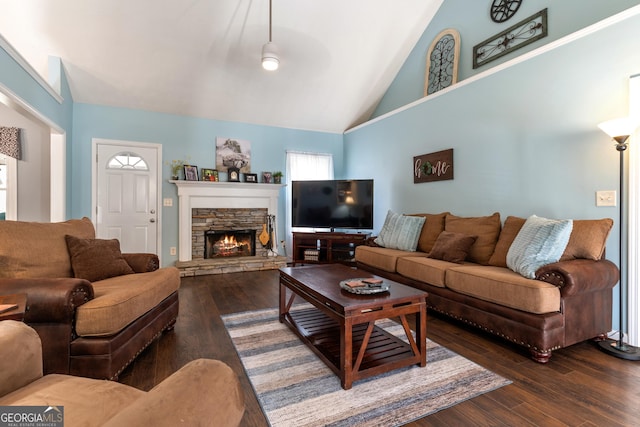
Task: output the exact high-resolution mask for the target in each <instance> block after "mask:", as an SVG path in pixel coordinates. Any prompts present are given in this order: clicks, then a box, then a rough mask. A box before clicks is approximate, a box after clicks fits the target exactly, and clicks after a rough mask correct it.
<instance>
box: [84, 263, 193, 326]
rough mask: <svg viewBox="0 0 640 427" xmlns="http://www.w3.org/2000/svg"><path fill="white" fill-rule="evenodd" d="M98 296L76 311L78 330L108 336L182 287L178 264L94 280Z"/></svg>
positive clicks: (94, 287)
mask: <svg viewBox="0 0 640 427" xmlns="http://www.w3.org/2000/svg"><path fill="white" fill-rule="evenodd" d="M92 286H93V290H94V294H95V297H94V298H93V299H92V300H91V301H88V302H87V303H86V304H83V305H81V306H80V307H78V309H77V313H76V333H77V334H78V335H79V336H81V337H90V336H92V337H105V336H110V335H114V334H116V333H118V332H119V331H121V330H122V329H124V328H125V327H126V326H127V325H128V324H130V323H131V322H133V321H134V320H136V319H138V318H139V317H141V316H142V315H144V314H145V313H146V312H148V311H149V310H151V309H152V308H154V307H156V306H157V305H158V304H160V302H162V301H163V300H164V299H166V298H167V297H168V296H170V295H171V294H172V293H174V292H176V291H177V290H178V288H179V287H180V272H179V271H178V269H177V268H175V267H166V268H161V269H159V270H156V271H151V272H149V273H137V274H135V275H123V276H116V277H110V278H109V279H105V280H100V281H98V282H93V283H92Z"/></svg>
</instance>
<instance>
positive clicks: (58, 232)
mask: <svg viewBox="0 0 640 427" xmlns="http://www.w3.org/2000/svg"><path fill="white" fill-rule="evenodd" d="M67 234H68V235H70V236H76V237H80V238H85V239H93V238H94V237H95V229H94V228H93V224H92V223H91V220H90V219H89V218H82V219H72V220H69V221H65V222H54V223H45V222H24V221H0V242H2V244H1V245H0V277H15V278H23V277H52V278H57V277H73V270H72V269H71V260H70V259H69V252H67V242H66V241H65V239H64V236H65V235H67ZM45 255H46V256H45Z"/></svg>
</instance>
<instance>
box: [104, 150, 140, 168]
mask: <svg viewBox="0 0 640 427" xmlns="http://www.w3.org/2000/svg"><path fill="white" fill-rule="evenodd" d="M107 169H135V170H144V171H146V170H149V166H147V162H145V161H144V160H143V159H142V157H140V156H138V155H137V154H135V153H118V154H116V155H115V156H113V157H112V158H111V159H109V162H108V163H107Z"/></svg>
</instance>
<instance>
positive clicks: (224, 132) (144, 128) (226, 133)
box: [69, 103, 343, 265]
mask: <svg viewBox="0 0 640 427" xmlns="http://www.w3.org/2000/svg"><path fill="white" fill-rule="evenodd" d="M73 123H74V126H73V140H74V143H73V147H72V150H71V151H72V154H71V155H72V160H71V165H72V167H71V169H72V171H73V175H74V176H79V177H83V178H82V179H74V180H73V184H72V188H71V193H70V194H72V205H71V210H70V214H69V216H70V217H82V216H89V217H91V140H92V138H105V139H115V140H125V141H140V142H152V143H158V144H162V158H163V162H164V161H167V160H168V161H171V160H173V159H176V160H178V159H180V160H184V159H189V162H190V163H191V164H194V165H196V166H198V167H210V168H214V167H215V164H216V162H215V140H216V137H230V138H238V139H244V140H248V141H250V142H251V168H252V171H253V172H255V173H258V174H260V173H261V172H262V171H276V170H280V171H283V172H284V171H285V152H286V151H287V150H297V151H317V152H323V153H331V154H333V156H334V161H335V170H336V175H337V176H339V175H340V174H341V173H342V172H343V170H342V169H343V165H342V160H343V137H342V135H341V134H331V133H322V132H310V131H301V130H294V129H284V128H277V127H269V126H259V125H251V124H246V123H236V122H224V121H217V120H207V119H200V118H194V117H186V116H177V115H172V114H162V113H153V112H148V111H140V110H128V109H124V108H114V107H105V106H97V105H90V104H81V103H76V104H74V114H73ZM162 168H163V169H162V173H163V184H162V196H161V197H162V198H166V197H172V198H173V199H174V206H173V207H163V208H162V209H163V211H162V221H163V223H162V225H163V227H162V245H163V248H162V259H163V264H164V265H172V264H173V263H174V262H175V261H176V260H177V256H170V255H169V248H170V247H171V246H176V247H177V246H178V206H177V189H176V186H175V185H173V184H171V183H169V182H167V180H168V179H170V175H171V171H170V169H169V166H167V165H164V164H163V165H162ZM285 191H286V188H285V189H283V190H282V194H281V196H280V208H279V212H278V215H277V218H276V220H277V221H278V224H277V227H278V230H284V229H285V227H284V220H285V197H284V196H285V193H284V192H285Z"/></svg>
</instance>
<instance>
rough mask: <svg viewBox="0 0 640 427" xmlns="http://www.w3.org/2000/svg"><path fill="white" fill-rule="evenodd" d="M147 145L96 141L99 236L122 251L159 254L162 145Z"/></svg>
mask: <svg viewBox="0 0 640 427" xmlns="http://www.w3.org/2000/svg"><path fill="white" fill-rule="evenodd" d="M132 144H133V143H132ZM148 145H149V146H143V145H131V146H126V145H121V144H117V143H113V142H109V141H104V142H97V143H96V153H97V155H96V162H97V163H96V173H95V177H96V186H95V191H96V197H95V201H96V216H95V225H96V236H97V237H99V238H102V239H118V240H119V241H120V248H121V250H122V252H146V253H156V254H157V253H158V247H159V246H158V224H159V214H158V182H159V177H158V172H159V169H158V164H159V148H158V147H157V146H155V144H148Z"/></svg>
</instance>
